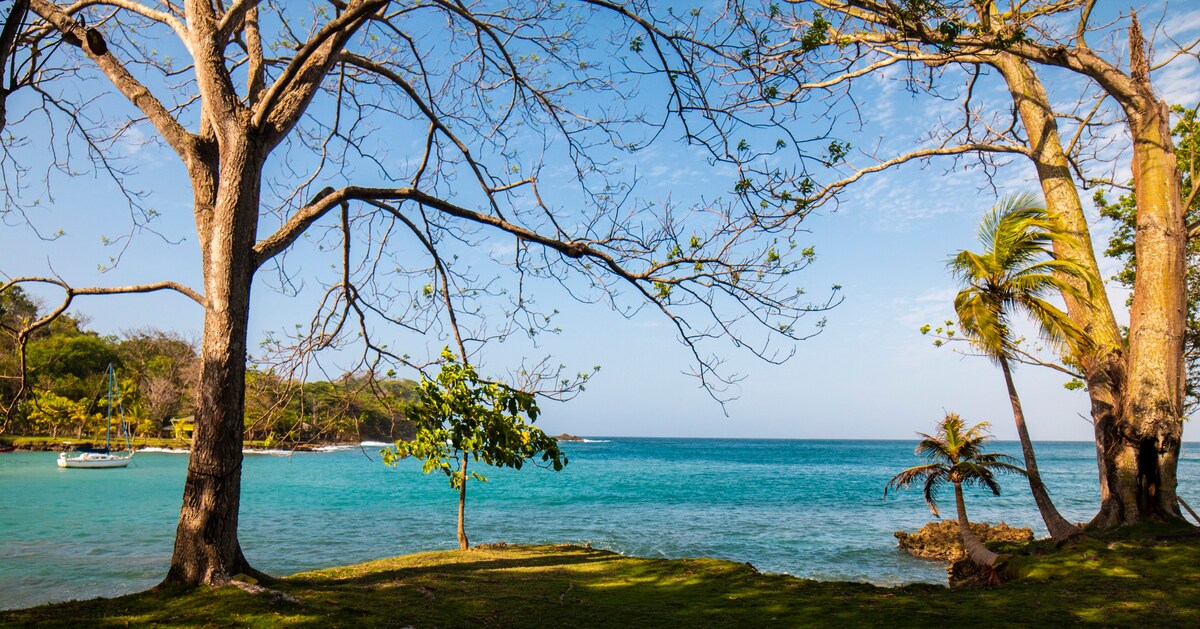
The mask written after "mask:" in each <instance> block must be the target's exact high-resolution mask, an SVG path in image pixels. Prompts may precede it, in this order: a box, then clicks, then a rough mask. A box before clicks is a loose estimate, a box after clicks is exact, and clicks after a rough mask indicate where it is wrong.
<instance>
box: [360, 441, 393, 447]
mask: <svg viewBox="0 0 1200 629" xmlns="http://www.w3.org/2000/svg"><path fill="white" fill-rule="evenodd" d="M358 445H360V446H362V447H364V448H383V447H387V446H390V445H392V444H390V443H388V442H386V441H364V442H362V443H360V444H358Z"/></svg>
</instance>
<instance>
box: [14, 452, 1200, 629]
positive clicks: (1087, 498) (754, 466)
mask: <svg viewBox="0 0 1200 629" xmlns="http://www.w3.org/2000/svg"><path fill="white" fill-rule="evenodd" d="M913 445H914V443H913V442H904V441H784V440H715V439H713V440H709V439H634V438H621V437H614V438H611V439H604V440H603V441H599V442H594V443H578V444H577V443H568V444H564V447H565V449H566V451H567V453H568V455H569V456H570V458H571V462H570V464H569V465H568V466H567V467H566V469H565V470H564V471H562V472H559V473H554V472H550V471H546V470H542V469H538V468H532V467H531V468H526V469H525V470H523V471H520V472H514V471H495V470H493V471H491V473H489V474H488V476H489V477H490V479H491V482H489V483H476V484H472V486H471V487H470V489H469V494H468V504H467V532H468V534H469V535H470V537H471V541H472V543H480V542H495V541H507V542H512V543H562V542H570V543H577V544H583V543H585V542H586V543H591V544H592V546H594V547H599V548H608V549H612V550H615V551H618V552H622V553H626V554H629V555H638V556H647V557H659V556H661V557H698V556H707V557H720V558H725V559H732V560H735V561H748V562H751V563H753V564H754V565H755V566H756V567H757V568H759V569H760V570H763V571H769V572H786V573H790V574H793V575H797V576H802V577H811V578H816V579H845V580H855V581H869V582H872V583H879V584H898V583H909V582H914V581H923V582H930V583H944V580H945V571H944V568H943V566H942V564H940V563H938V562H930V561H922V560H917V559H913V558H911V557H909V556H908V555H906V554H904V553H902V552H900V551H899V550H897V549H896V543H895V539H894V538H893V536H892V532H893V531H897V530H901V529H904V530H912V529H916V528H918V527H920V526H921V525H922V524H924V523H925V522H927V521H928V520H929V519H930V515H929V512H928V511H927V510H926V509H925V506H924V504H923V502H922V501H921V498H920V496H919V494H918V493H917V492H906V493H902V494H900V495H899V496H898V497H896V498H894V499H889V500H887V501H884V500H883V499H882V492H883V486H884V484H885V483H886V482H887V480H888V478H890V477H891V476H892V475H893V474H895V473H896V472H897V471H899V470H901V469H903V468H905V467H908V466H910V465H913V464H915V463H916V462H917V459H916V458H914V457H913V455H912V448H913ZM996 447H997V449H1000V450H1005V451H1008V452H1011V453H1013V454H1016V453H1017V447H1016V444H1015V443H1005V442H1000V443H998V444H997V445H996ZM377 450H378V448H377V447H371V446H368V447H365V448H363V449H361V450H360V449H357V448H356V449H353V450H342V451H337V452H320V453H317V452H314V453H296V454H294V455H291V456H271V455H261V454H256V455H247V456H246V460H245V464H244V473H243V483H244V485H243V487H244V488H243V494H242V512H241V519H240V531H241V541H242V546H243V549H244V550H245V552H246V555H247V557H248V558H249V559H250V561H251V563H252V564H253V565H254V566H255V567H257V568H259V569H261V570H264V571H266V572H268V573H271V574H276V575H285V574H289V573H293V572H297V571H300V570H306V569H311V568H322V567H328V566H334V565H342V564H348V563H353V562H359V561H364V560H368V559H374V558H379V557H385V556H390V555H397V554H403V553H411V552H416V551H422V550H433V549H442V548H452V547H455V546H456V542H455V539H454V516H455V505H456V494H455V492H453V491H451V490H450V489H449V486H448V484H447V482H446V481H445V479H444V478H443V477H440V476H424V475H422V474H421V472H420V464H419V463H418V462H415V461H406V462H404V463H403V464H402V465H401V466H400V467H399V468H396V469H393V468H388V467H386V466H384V465H383V463H382V462H380V460H379V457H378V454H377ZM1196 452H1200V450H1198V449H1197V448H1196V447H1195V446H1192V445H1189V446H1188V447H1186V448H1185V453H1184V458H1183V460H1182V461H1181V463H1180V470H1179V472H1180V473H1179V477H1180V488H1181V492H1182V493H1183V495H1184V496H1185V497H1188V496H1190V495H1192V494H1189V490H1191V491H1193V493H1194V489H1195V488H1196V487H1197V481H1200V457H1198V456H1197V455H1196V454H1195V453H1196ZM55 457H56V454H54V453H20V452H18V453H14V454H3V455H0V505H2V507H0V608H13V607H26V606H30V605H34V604H37V603H44V602H49V601H59V600H67V599H74V598H90V597H95V596H113V595H117V594H123V593H127V592H133V591H137V590H141V589H145V588H147V587H150V586H153V585H154V584H156V583H157V582H158V581H159V580H160V579H161V578H162V576H163V575H164V574H165V573H166V568H167V562H168V560H169V558H170V554H171V545H172V541H173V538H174V532H175V523H176V518H177V517H178V514H179V505H180V500H181V492H182V487H183V478H184V472H185V468H186V465H187V456H186V455H185V454H170V453H149V452H143V453H139V454H138V455H137V457H136V458H135V459H134V463H133V465H132V466H131V467H129V468H127V469H118V470H60V469H58V468H57V467H56V466H55V464H54V459H55ZM1038 462H1039V465H1040V467H1041V468H1042V470H1043V474H1044V476H1045V481H1046V483H1047V485H1049V487H1050V490H1051V492H1052V494H1053V496H1054V498H1055V501H1056V503H1057V504H1058V506H1059V508H1060V510H1061V511H1062V512H1063V514H1064V515H1066V516H1067V517H1068V518H1070V519H1073V520H1086V519H1087V518H1089V517H1090V516H1091V515H1092V514H1093V513H1094V512H1095V509H1096V506H1097V498H1096V492H1097V489H1096V472H1095V470H1096V461H1095V454H1094V446H1093V445H1092V444H1089V443H1042V444H1038ZM1004 487H1005V493H1004V495H1003V496H1001V497H999V498H995V497H991V496H985V495H983V494H973V495H971V496H969V498H968V503H967V506H968V510H969V511H970V514H971V517H972V519H978V520H988V521H998V520H1004V521H1007V522H1008V523H1010V524H1014V525H1024V526H1033V527H1035V530H1041V526H1040V523H1039V521H1038V518H1037V512H1036V509H1035V507H1034V504H1033V500H1032V498H1031V497H1030V496H1029V491H1028V486H1027V485H1026V484H1025V483H1024V481H1023V480H1022V479H1019V478H1010V479H1007V480H1006V481H1005V483H1004ZM943 500H944V501H945V504H944V505H943V515H946V514H951V515H952V514H953V497H952V496H951V495H949V494H947V495H946V496H945V497H944V498H943ZM1193 502H1200V494H1197V495H1196V500H1194V501H1193Z"/></svg>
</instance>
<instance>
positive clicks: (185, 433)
mask: <svg viewBox="0 0 1200 629" xmlns="http://www.w3.org/2000/svg"><path fill="white" fill-rule="evenodd" d="M195 428H196V416H195V415H188V416H187V417H177V418H175V419H172V420H171V436H172V437H173V438H175V439H182V440H184V441H191V440H192V430H193V429H195Z"/></svg>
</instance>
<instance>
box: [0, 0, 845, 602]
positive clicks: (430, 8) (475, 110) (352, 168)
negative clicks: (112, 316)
mask: <svg viewBox="0 0 1200 629" xmlns="http://www.w3.org/2000/svg"><path fill="white" fill-rule="evenodd" d="M30 8H31V11H32V14H33V15H36V16H37V19H36V20H34V21H32V23H31V24H30V25H29V26H28V27H27V28H26V30H25V33H24V35H23V38H24V39H23V40H22V41H29V42H50V41H61V42H65V43H66V44H67V45H68V46H69V47H70V50H65V51H62V52H61V57H60V58H59V59H58V61H57V62H56V63H58V64H59V65H60V66H61V67H62V68H64V71H62V72H58V73H53V74H46V75H42V76H40V78H39V82H38V83H37V84H36V85H34V86H33V88H32V89H31V90H29V91H25V92H22V94H24V93H30V92H33V93H36V94H38V95H39V99H40V100H35V101H34V102H33V103H30V104H28V109H29V112H31V113H25V114H24V115H23V117H22V120H25V121H28V122H29V123H30V124H32V123H33V121H34V120H35V119H36V121H37V122H38V123H41V124H45V125H47V126H48V127H49V128H51V129H53V130H56V131H57V130H59V129H61V133H55V134H54V135H53V138H54V139H55V140H56V141H58V142H60V143H61V145H62V147H64V148H62V151H63V152H62V153H61V154H57V153H56V154H55V156H54V157H53V160H54V163H53V164H52V165H51V167H52V168H53V167H58V168H60V169H69V170H79V169H82V168H83V167H85V166H87V165H88V162H87V160H90V167H91V168H92V169H94V170H95V171H96V172H99V173H101V174H104V175H105V176H107V177H109V178H110V179H111V180H112V181H114V182H116V183H117V184H121V183H122V182H124V181H126V177H127V175H128V171H127V170H125V169H126V168H127V166H125V165H123V164H122V163H121V162H120V161H119V160H117V159H115V158H114V157H113V153H112V151H107V150H106V148H108V147H111V146H113V145H114V144H115V143H116V142H117V141H119V140H120V139H121V138H122V136H123V134H125V133H127V132H128V131H129V130H130V129H134V128H136V129H139V130H141V131H143V132H145V133H147V134H154V136H155V137H156V138H157V139H158V141H160V142H161V143H162V144H163V145H165V147H166V148H169V150H170V151H172V152H174V153H175V155H176V156H177V157H178V159H179V161H180V162H181V163H182V165H183V166H184V167H185V168H186V171H187V176H188V180H189V182H190V187H191V193H192V200H193V211H194V215H195V225H196V237H197V244H198V246H199V248H200V253H201V264H202V269H201V270H202V272H203V288H202V290H192V289H189V288H187V287H184V286H182V285H179V284H175V283H170V282H164V283H161V284H156V285H153V286H144V287H124V288H106V289H97V288H87V289H84V288H77V287H72V286H71V285H70V284H69V283H68V282H66V281H63V280H60V279H58V278H29V277H26V278H18V279H14V280H12V281H11V282H9V283H8V284H7V285H6V287H7V286H13V285H20V284H25V283H29V282H35V281H43V282H45V281H49V282H54V283H57V284H59V285H60V286H61V287H62V288H63V289H64V290H65V295H66V298H65V300H64V302H63V303H62V305H61V307H60V308H58V309H57V310H56V311H55V312H62V311H63V310H64V309H65V308H66V307H67V306H68V305H69V304H70V301H71V299H72V298H73V297H74V296H76V295H82V294H97V293H104V292H144V291H146V290H157V289H170V290H174V291H176V292H179V293H182V294H184V295H186V296H188V297H189V298H191V299H192V300H193V301H195V302H196V303H197V304H198V305H199V306H200V307H201V308H202V309H203V313H204V332H203V336H202V339H201V341H200V349H199V360H200V364H201V373H200V377H199V387H198V400H197V412H196V428H195V432H194V441H193V448H192V454H191V459H190V462H189V465H188V473H187V480H186V484H185V488H184V497H183V508H182V511H181V514H180V522H179V527H178V530H177V533H176V541H175V549H174V554H173V556H172V560H171V567H170V571H169V573H168V575H167V579H166V581H167V582H179V583H201V582H205V583H220V582H223V581H225V580H227V579H229V578H230V577H232V576H235V575H237V574H240V573H245V574H258V573H257V572H255V571H254V570H253V569H252V568H251V567H250V566H249V564H248V563H247V561H246V559H245V557H244V555H243V553H242V549H241V546H240V544H239V542H238V537H237V524H238V505H239V495H240V477H241V460H242V454H241V450H242V440H243V430H244V413H243V409H244V401H245V398H244V382H245V372H246V362H247V332H248V316H249V309H250V292H251V286H252V282H253V280H254V278H255V276H256V274H260V271H262V270H263V269H264V267H266V268H268V269H271V270H274V271H275V272H276V273H277V276H276V277H278V278H279V282H280V284H281V285H283V286H284V287H288V286H292V285H294V284H293V278H294V277H295V276H296V274H298V273H299V270H298V269H297V268H295V266H294V265H293V264H292V263H291V262H290V261H289V260H288V259H287V257H286V255H285V254H286V253H287V252H288V251H289V249H291V248H293V247H294V246H296V244H297V243H298V242H301V240H302V239H308V240H307V241H311V242H314V243H315V245H316V248H317V249H319V250H321V251H324V252H326V253H327V255H329V256H331V258H332V260H333V263H334V267H335V270H334V272H333V274H332V275H331V276H329V277H321V276H320V275H319V274H318V275H317V279H318V281H320V280H325V281H326V286H327V290H326V291H325V293H324V296H323V297H322V299H321V300H320V305H319V306H318V309H317V312H316V314H315V315H314V317H313V319H312V325H311V327H310V329H309V330H308V333H307V334H304V335H302V336H301V338H298V339H288V340H281V342H280V347H287V348H289V351H293V352H297V353H298V354H306V353H308V352H312V351H317V350H320V349H322V348H327V347H330V346H336V345H343V344H347V343H350V344H358V346H359V347H361V348H362V358H361V363H360V366H361V367H362V368H364V370H365V371H370V372H371V373H383V372H384V370H385V367H386V365H387V364H393V365H410V366H419V363H420V361H419V360H416V359H412V358H410V357H408V356H407V355H405V354H404V353H401V352H396V351H394V350H392V349H390V348H389V347H388V346H387V345H386V344H385V343H383V342H380V341H378V340H377V337H378V336H379V334H380V332H379V330H380V328H381V327H382V326H386V325H391V326H398V327H400V328H404V329H408V330H411V331H413V332H416V333H419V334H432V335H435V336H438V337H447V338H450V339H453V342H454V343H455V344H456V345H459V346H460V347H464V348H465V352H464V353H477V352H478V351H479V350H480V348H481V347H482V346H483V345H484V343H485V342H486V341H488V340H489V339H494V338H496V337H502V336H505V335H508V334H514V333H518V332H521V331H525V330H529V329H532V330H533V331H534V332H536V331H537V330H538V329H542V328H544V327H546V326H547V325H548V321H549V320H550V319H549V317H550V314H551V313H547V312H540V311H538V310H537V309H536V308H535V306H534V304H533V302H532V301H531V299H530V298H529V296H528V295H526V294H525V289H526V283H527V282H526V281H527V280H530V282H529V283H530V284H532V283H533V282H534V280H537V281H541V280H545V279H548V280H551V281H561V282H563V285H564V286H565V287H566V288H567V289H568V290H571V291H572V292H574V293H576V294H577V295H578V296H579V297H580V298H581V299H584V300H590V301H602V300H603V301H609V302H611V303H612V304H614V305H617V306H620V307H626V308H627V307H630V306H631V305H632V306H634V307H636V306H637V304H649V305H651V307H653V308H656V309H658V310H660V311H661V312H662V313H663V314H664V315H665V316H666V317H668V319H669V320H670V321H672V322H673V323H674V325H675V328H676V330H677V331H678V334H679V336H680V338H681V339H682V340H683V342H685V343H686V344H687V345H688V346H689V347H690V348H691V349H692V352H693V355H694V357H695V359H696V365H697V370H698V375H699V376H700V377H701V378H702V380H703V381H704V382H705V384H706V385H707V386H709V387H710V390H712V391H713V392H714V395H720V393H719V392H720V387H721V384H722V378H723V377H727V374H723V373H721V372H719V371H718V370H717V367H718V366H719V360H717V359H716V358H715V357H714V356H712V355H711V354H710V353H708V351H707V350H703V349H702V346H703V345H702V344H703V343H704V342H705V341H706V340H708V339H710V338H715V337H730V336H731V337H733V338H734V339H735V340H736V341H737V343H738V344H740V345H741V346H743V347H747V348H749V349H750V350H751V351H753V352H754V353H755V354H757V355H759V356H761V357H763V358H766V359H770V360H777V359H780V358H783V357H785V356H786V355H787V352H786V351H784V352H782V353H779V351H778V350H777V349H776V345H774V344H773V343H772V342H771V339H772V338H774V337H778V336H780V335H782V337H785V338H787V339H798V338H802V337H803V336H805V335H806V334H808V333H809V332H810V331H811V330H809V331H805V330H802V329H800V328H799V327H798V326H797V319H798V318H799V317H800V316H802V315H803V314H805V313H806V312H811V311H814V310H822V309H825V308H827V307H828V306H830V305H831V304H832V303H833V300H836V295H832V296H830V297H829V298H828V299H818V300H817V301H816V303H810V302H808V301H806V300H807V299H808V298H807V297H804V296H802V293H801V292H800V291H798V290H796V288H795V286H794V285H792V284H791V283H790V280H791V277H790V276H791V274H793V273H795V272H796V271H798V270H800V269H802V268H804V267H805V266H807V264H809V263H810V262H811V261H812V259H813V255H812V253H811V250H808V249H806V248H804V247H800V246H798V243H797V242H796V237H797V230H798V226H797V224H796V223H795V222H794V221H792V222H788V223H786V224H783V223H769V222H764V221H763V220H761V218H760V216H761V215H762V214H763V213H764V211H766V208H769V207H770V206H771V205H772V204H775V203H778V199H777V195H775V194H774V192H773V191H775V190H776V189H778V188H779V187H780V186H783V185H787V180H788V178H789V177H790V175H787V174H784V173H781V172H780V171H779V170H778V169H777V168H775V167H773V166H771V165H770V164H769V163H767V162H766V161H765V157H766V155H767V154H766V153H752V152H750V151H748V150H746V149H745V148H744V147H742V146H740V145H739V143H737V142H733V141H731V140H730V136H729V133H730V132H731V130H732V129H735V128H739V127H741V126H742V125H744V124H745V121H744V120H743V119H742V118H740V116H739V115H738V112H737V111H735V110H733V109H726V108H724V107H723V106H722V105H720V102H722V101H721V100H720V99H712V100H710V98H709V96H710V92H711V91H712V90H713V89H715V88H717V87H719V83H718V82H717V81H716V80H715V78H714V77H713V76H712V75H711V73H710V70H708V68H709V66H708V65H707V64H705V63H704V59H705V58H706V57H707V56H710V55H720V56H727V55H728V54H730V53H729V52H728V51H727V50H725V48H737V47H738V46H737V45H736V44H735V43H733V42H727V41H722V40H721V39H720V38H719V37H715V38H713V37H712V36H713V35H714V33H713V32H710V31H708V30H706V27H705V26H704V25H703V24H701V23H700V21H699V17H698V16H697V15H687V16H675V15H674V14H671V13H670V12H668V13H667V14H666V15H662V16H655V15H654V14H653V12H651V11H650V10H649V5H646V4H640V3H639V4H635V5H626V6H618V5H614V4H609V3H606V2H600V1H597V2H583V3H579V4H575V3H566V4H562V3H558V2H545V1H542V0H531V1H529V2H524V3H518V4H515V5H514V4H509V3H498V4H496V5H495V6H493V5H491V4H489V3H486V2H481V3H472V4H462V3H456V2H444V1H442V0H434V1H433V2H429V3H418V4H401V3H392V2H389V1H387V0H351V1H350V2H340V1H337V0H331V1H330V2H328V3H325V2H314V3H313V4H312V5H311V6H307V7H306V8H303V9H300V8H297V5H295V4H293V3H283V2H261V1H255V0H236V1H234V2H231V3H223V2H216V3H213V2H202V1H200V0H187V1H186V2H183V3H180V4H176V3H160V4H157V5H155V6H148V5H145V4H140V3H137V2H131V1H129V0H107V1H104V0H101V1H97V2H81V3H75V4H71V5H65V4H58V3H53V2H49V1H47V0H31V2H30ZM85 17H86V20H85ZM706 39H707V40H709V41H715V42H716V43H705V41H704V40H706ZM97 79H99V81H98V80H97ZM63 81H65V82H69V84H70V86H71V89H63V86H62V85H60V84H59V82H63ZM656 81H658V83H657V84H658V85H661V88H658V87H655V88H653V89H650V88H649V86H652V85H655V84H656V83H655V82H656ZM101 84H106V85H109V86H111V90H115V92H117V93H119V94H120V95H121V96H123V97H124V100H125V101H126V103H127V105H125V107H126V109H125V112H127V113H124V112H123V113H114V112H121V111H122V110H121V107H114V106H113V102H112V101H111V99H109V98H107V97H104V98H102V96H104V94H101V93H99V92H95V90H99V89H100V87H99V86H100V85H101ZM639 88H644V89H643V91H642V92H639ZM76 94H81V95H80V96H74V95H76ZM101 104H104V105H105V106H104V107H103V109H102V108H101ZM129 105H132V107H129ZM11 106H12V103H10V107H11ZM639 108H644V111H641V112H639V111H638V109H639ZM97 120H100V121H102V122H96V121H97ZM765 124H768V125H769V124H771V122H770V121H769V120H768V121H766V122H765ZM9 131H10V132H13V133H17V132H18V131H16V130H15V128H14V127H12V126H11V125H10V129H9ZM676 132H679V133H682V134H683V136H684V137H685V138H687V139H688V140H689V142H690V143H692V145H698V146H700V147H702V148H703V149H704V150H707V151H708V155H709V159H710V160H711V161H712V162H713V164H714V166H715V167H719V168H720V169H723V170H721V171H720V172H724V173H726V176H728V177H729V180H730V188H731V194H730V198H731V199H732V200H731V201H730V202H728V203H720V202H710V203H707V204H705V205H704V206H701V207H691V206H687V207H677V206H673V205H671V204H669V203H658V202H648V201H645V200H640V199H638V198H636V196H635V195H634V194H633V192H632V184H633V183H634V182H635V179H634V178H633V177H632V176H631V172H630V170H631V169H626V170H623V168H622V167H623V162H625V161H626V160H628V159H629V155H630V154H631V153H632V152H633V151H635V150H637V149H640V148H642V147H643V146H645V145H646V144H647V143H648V142H650V141H651V140H653V139H654V137H655V136H656V135H658V134H660V133H667V134H675V133H676ZM72 143H74V144H72ZM69 146H81V147H83V148H84V149H86V150H85V151H84V152H83V153H82V154H81V155H76V153H73V152H71V151H69V150H68V149H67V148H65V147H69ZM81 159H82V160H84V162H83V163H80V160H81ZM6 163H8V164H10V165H12V164H14V163H15V160H10V161H7V162H6ZM121 189H122V190H123V191H124V192H125V197H124V202H125V203H126V204H127V205H128V206H129V207H130V208H131V211H132V215H133V216H134V222H135V224H136V225H138V226H139V227H140V226H145V225H147V223H146V222H145V221H144V220H143V219H148V218H152V213H150V212H148V211H147V210H145V209H144V208H143V205H142V199H141V197H140V196H139V195H138V194H137V192H136V191H135V190H134V189H133V188H132V187H130V186H123V187H122V188H121ZM8 203H9V208H8V209H9V210H14V209H16V210H21V211H23V212H26V211H28V210H29V208H30V206H31V204H30V203H29V202H28V201H23V200H22V199H21V198H20V197H19V196H17V193H14V192H11V191H10V195H9V200H8ZM23 204H24V205H23ZM307 241H306V242H307ZM496 243H502V244H503V248H504V249H505V250H506V253H505V256H506V259H507V262H506V263H505V264H503V265H500V266H498V267H496V268H498V269H500V270H498V271H497V274H498V277H497V278H490V277H489V274H485V273H481V272H480V271H479V270H478V268H479V267H480V266H482V265H485V264H491V263H493V262H495V260H491V259H489V257H488V256H486V255H483V254H482V252H486V251H488V248H489V245H494V244H496ZM126 245H127V243H122V244H121V245H120V246H126ZM501 274H502V275H501ZM835 293H836V291H835ZM489 300H492V301H489ZM484 303H499V304H502V306H484V305H481V304H484ZM497 314H499V317H497V316H496V315H497ZM489 322H490V323H489ZM533 382H537V379H536V378H534V379H533V380H532V381H531V383H533Z"/></svg>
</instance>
